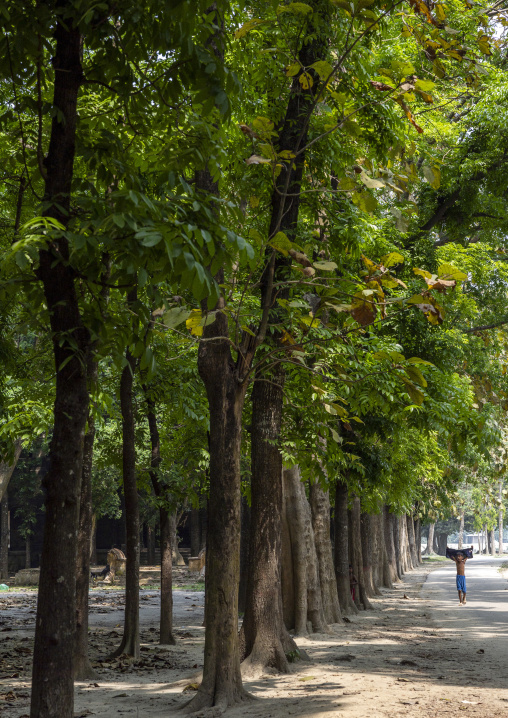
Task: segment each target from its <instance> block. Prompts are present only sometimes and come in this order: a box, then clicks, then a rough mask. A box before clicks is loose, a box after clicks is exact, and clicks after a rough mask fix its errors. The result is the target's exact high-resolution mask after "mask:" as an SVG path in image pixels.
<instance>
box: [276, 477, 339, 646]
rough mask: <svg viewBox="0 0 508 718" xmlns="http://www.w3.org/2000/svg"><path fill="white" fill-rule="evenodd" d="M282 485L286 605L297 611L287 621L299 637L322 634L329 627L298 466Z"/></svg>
mask: <svg viewBox="0 0 508 718" xmlns="http://www.w3.org/2000/svg"><path fill="white" fill-rule="evenodd" d="M283 485H284V514H285V522H284V528H285V530H287V532H288V536H287V538H286V540H285V541H283V545H284V549H286V550H287V551H288V552H289V554H288V555H286V556H285V557H284V556H283V563H282V569H283V581H282V586H283V603H284V604H285V605H284V608H285V609H286V606H287V605H288V604H292V605H293V607H294V613H293V620H292V621H291V620H290V616H289V615H287V614H286V613H285V615H284V621H285V623H286V627H287V628H288V629H290V630H291V629H292V628H294V630H295V633H296V635H300V636H305V635H307V634H308V633H323V632H325V631H326V630H327V629H328V627H327V625H326V620H325V617H324V613H323V603H322V597H321V585H320V582H319V567H318V561H317V554H316V546H315V541H314V531H313V528H312V517H311V510H310V506H309V502H308V501H307V497H306V495H305V487H304V485H303V483H302V481H301V475H300V468H299V467H298V466H295V467H293V468H291V469H284V471H283ZM285 572H286V573H289V574H290V575H292V577H293V580H292V582H291V583H289V581H287V580H284V573H285ZM284 590H287V591H289V592H291V594H292V598H291V599H290V600H289V601H288V599H287V598H285V597H284ZM291 624H292V625H291Z"/></svg>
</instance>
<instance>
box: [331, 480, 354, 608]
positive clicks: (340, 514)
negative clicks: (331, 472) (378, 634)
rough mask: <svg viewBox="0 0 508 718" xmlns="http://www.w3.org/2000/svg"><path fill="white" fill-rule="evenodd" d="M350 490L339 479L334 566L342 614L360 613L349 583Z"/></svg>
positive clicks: (336, 501) (336, 489)
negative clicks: (348, 507)
mask: <svg viewBox="0 0 508 718" xmlns="http://www.w3.org/2000/svg"><path fill="white" fill-rule="evenodd" d="M347 505H348V490H347V486H346V484H345V483H344V482H343V481H341V480H340V478H338V479H337V483H336V484H335V514H334V523H335V547H334V567H335V580H336V583H337V594H338V597H339V604H340V608H341V612H342V615H351V614H355V613H358V609H357V607H356V605H355V603H354V602H353V599H352V597H351V587H350V583H349V531H348V510H347Z"/></svg>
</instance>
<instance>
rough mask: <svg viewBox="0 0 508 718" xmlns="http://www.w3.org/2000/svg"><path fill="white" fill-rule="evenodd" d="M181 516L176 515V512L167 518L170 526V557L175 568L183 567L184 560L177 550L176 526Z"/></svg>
mask: <svg viewBox="0 0 508 718" xmlns="http://www.w3.org/2000/svg"><path fill="white" fill-rule="evenodd" d="M181 516H182V514H178V512H177V511H174V512H173V513H172V514H171V516H170V517H169V520H170V524H171V547H172V557H173V563H174V564H175V566H185V560H184V558H183V556H182V554H181V553H180V550H179V548H178V543H179V541H178V524H179V522H180V518H181Z"/></svg>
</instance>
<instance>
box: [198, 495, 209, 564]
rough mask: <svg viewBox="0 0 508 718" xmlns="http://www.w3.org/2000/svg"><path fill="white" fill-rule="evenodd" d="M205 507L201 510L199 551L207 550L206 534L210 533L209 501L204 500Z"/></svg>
mask: <svg viewBox="0 0 508 718" xmlns="http://www.w3.org/2000/svg"><path fill="white" fill-rule="evenodd" d="M204 503H205V505H204V506H201V507H200V509H199V527H200V539H199V550H200V551H202V550H203V549H204V548H206V533H207V531H208V499H205V500H204Z"/></svg>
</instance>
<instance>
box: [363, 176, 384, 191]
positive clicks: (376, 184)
mask: <svg viewBox="0 0 508 718" xmlns="http://www.w3.org/2000/svg"><path fill="white" fill-rule="evenodd" d="M360 179H361V181H362V182H363V184H364V185H365V186H366V187H368V188H369V189H382V188H383V187H386V185H385V183H384V182H381V181H380V180H376V179H372V177H369V175H368V174H367V173H366V172H362V173H361V175H360Z"/></svg>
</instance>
